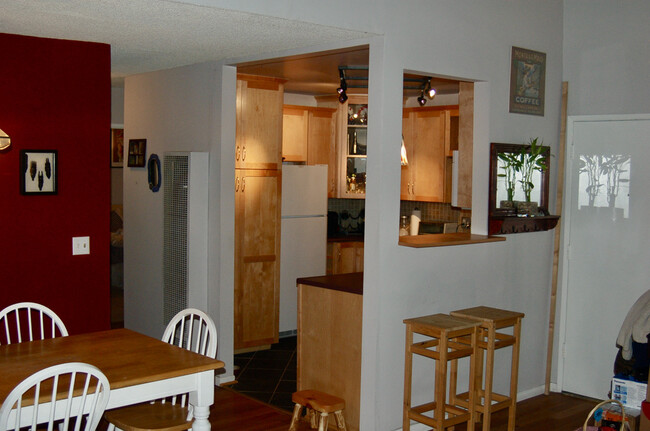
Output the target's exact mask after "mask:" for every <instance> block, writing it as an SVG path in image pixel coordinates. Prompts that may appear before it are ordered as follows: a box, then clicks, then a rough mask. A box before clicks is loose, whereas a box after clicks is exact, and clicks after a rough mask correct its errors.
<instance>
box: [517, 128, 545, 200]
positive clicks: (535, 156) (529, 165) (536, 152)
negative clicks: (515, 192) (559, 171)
mask: <svg viewBox="0 0 650 431" xmlns="http://www.w3.org/2000/svg"><path fill="white" fill-rule="evenodd" d="M538 139H539V138H534V139H533V138H531V139H530V141H528V145H527V146H525V147H523V148H522V149H521V151H520V152H519V154H518V163H519V164H520V165H519V172H521V179H520V180H519V182H520V183H521V189H522V190H523V192H524V196H525V197H526V202H530V194H531V192H532V191H533V189H534V188H535V184H534V183H533V181H532V179H533V173H534V172H535V171H539V172H544V171H545V170H546V169H548V164H547V160H546V155H545V154H544V150H545V148H544V147H543V146H542V143H541V142H540V144H539V145H538V144H537V141H538Z"/></svg>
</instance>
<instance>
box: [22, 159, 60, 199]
mask: <svg viewBox="0 0 650 431" xmlns="http://www.w3.org/2000/svg"><path fill="white" fill-rule="evenodd" d="M58 171H59V167H58V151H57V150H20V193H21V194H23V195H55V194H57V193H58V174H59V172H58Z"/></svg>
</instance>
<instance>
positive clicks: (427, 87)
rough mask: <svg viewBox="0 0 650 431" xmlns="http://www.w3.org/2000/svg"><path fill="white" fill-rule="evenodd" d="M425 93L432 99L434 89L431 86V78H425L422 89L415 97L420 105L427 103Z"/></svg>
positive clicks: (434, 94)
mask: <svg viewBox="0 0 650 431" xmlns="http://www.w3.org/2000/svg"><path fill="white" fill-rule="evenodd" d="M425 94H426V95H427V97H428V98H429V99H433V98H434V97H435V96H436V89H435V88H433V87H432V86H431V78H427V80H426V82H424V83H422V91H421V92H420V96H419V97H418V99H417V100H418V104H419V105H420V106H424V105H426V104H427V99H425V98H424V95H425Z"/></svg>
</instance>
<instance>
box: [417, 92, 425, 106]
mask: <svg viewBox="0 0 650 431" xmlns="http://www.w3.org/2000/svg"><path fill="white" fill-rule="evenodd" d="M418 103H419V104H420V106H424V105H426V104H427V99H425V98H424V88H423V89H422V93H421V94H420V95H419V96H418Z"/></svg>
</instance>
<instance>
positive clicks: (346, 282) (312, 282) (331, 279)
mask: <svg viewBox="0 0 650 431" xmlns="http://www.w3.org/2000/svg"><path fill="white" fill-rule="evenodd" d="M297 283H298V285H300V284H304V285H309V286H314V287H322V288H324V289H330V290H338V291H340V292H348V293H354V294H357V295H363V272H353V273H350V274H333V275H322V276H320V277H305V278H299V279H298V280H297Z"/></svg>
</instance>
